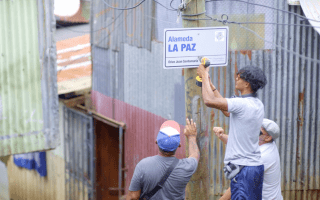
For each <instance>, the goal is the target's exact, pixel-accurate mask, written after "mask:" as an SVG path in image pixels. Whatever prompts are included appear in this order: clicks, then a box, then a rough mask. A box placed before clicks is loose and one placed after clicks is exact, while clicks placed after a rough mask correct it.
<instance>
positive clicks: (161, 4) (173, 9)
mask: <svg viewBox="0 0 320 200" xmlns="http://www.w3.org/2000/svg"><path fill="white" fill-rule="evenodd" d="M153 1H154V2H156V3H157V4H159V5H160V6H162V7H164V8H165V9H167V10H171V11H177V10H178V9H175V8H173V9H170V8H167V7H165V6H164V5H162V4H161V3H159V2H158V1H156V0H153ZM172 2H173V0H172V1H171V3H172ZM171 3H170V7H171V8H172V6H171Z"/></svg>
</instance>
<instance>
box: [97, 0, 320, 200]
mask: <svg viewBox="0 0 320 200" xmlns="http://www.w3.org/2000/svg"><path fill="white" fill-rule="evenodd" d="M97 2H100V1H97ZM109 2H111V1H109ZM122 2H123V1H122ZM137 2H138V1H137ZM177 2H178V1H174V3H173V6H174V7H176V6H177ZM95 4H97V3H95ZM163 4H164V5H165V6H167V7H170V6H169V3H168V2H167V3H163ZM112 5H115V4H112ZM121 5H122V6H120V4H119V5H118V6H119V7H122V8H123V7H126V4H121ZM132 5H133V4H131V6H132ZM142 5H143V4H142ZM128 6H130V5H128ZM144 6H147V4H145V5H144ZM95 7H97V5H95ZM150 8H151V7H150ZM279 9H282V10H283V11H281V10H279ZM160 10H161V12H160ZM100 11H101V10H100ZM100 11H99V12H97V10H95V11H94V12H93V14H94V18H93V21H94V20H98V19H95V18H97V17H101V18H104V17H102V16H103V15H104V13H103V12H102V11H101V12H100ZM206 11H207V13H208V14H209V15H211V16H213V17H217V18H220V17H221V15H222V14H226V15H228V16H229V20H230V21H236V22H242V23H244V24H240V25H239V24H227V25H228V26H229V28H230V41H229V42H230V43H229V50H230V53H229V65H228V66H227V67H219V68H213V69H211V71H210V73H211V77H212V80H213V83H214V84H215V85H216V86H217V88H218V90H219V91H220V92H221V94H222V95H223V96H225V97H230V96H232V95H233V94H234V76H235V73H236V72H237V70H238V69H239V68H241V67H244V66H245V65H249V64H250V65H251V64H252V65H256V66H258V67H260V68H262V69H263V71H264V72H265V73H266V75H267V79H268V84H267V86H266V87H265V88H264V89H263V90H262V91H260V92H259V93H258V95H259V98H260V99H261V100H262V101H263V103H264V105H265V117H266V118H269V119H272V120H274V121H276V123H277V124H278V125H279V126H280V130H281V136H280V138H279V139H278V140H277V146H278V149H279V153H280V159H281V170H282V191H283V195H284V199H319V198H320V175H319V173H320V172H319V171H320V166H319V165H320V155H319V154H320V153H319V152H320V151H319V150H320V137H319V132H320V126H319V124H320V117H319V116H320V78H319V77H320V64H319V62H320V60H319V59H320V44H319V43H320V37H319V35H318V33H317V32H316V31H315V30H314V29H313V28H312V27H307V26H305V25H308V22H307V21H306V20H305V19H303V18H301V17H298V16H296V15H297V14H299V15H302V16H303V12H302V10H301V8H300V7H297V6H288V4H287V1H283V0H273V1H267V0H252V1H251V0H243V1H213V2H210V3H207V4H206ZM105 12H107V10H106V11H105ZM112 12H118V13H119V12H120V11H112V10H108V13H109V14H110V13H112ZM132 12H133V11H132ZM135 12H138V10H136V11H135ZM139 12H145V10H144V9H142V10H141V8H140V10H139ZM290 12H292V13H293V14H292V13H290ZM152 13H153V14H154V15H153V16H152V17H153V18H151V19H152V24H153V25H154V26H155V32H152V38H155V39H156V40H157V41H162V40H163V38H162V32H163V29H164V28H167V27H172V28H178V27H181V23H175V21H176V19H177V18H176V17H173V16H176V15H174V14H172V13H174V12H172V11H168V10H166V9H164V8H163V7H161V6H158V5H157V6H155V11H154V12H152ZM105 15H107V14H105ZM144 15H145V16H146V14H145V13H144ZM113 16H114V18H113V20H115V19H116V17H117V16H118V15H113ZM139 16H140V15H139ZM104 19H105V18H104ZM127 19H129V18H127ZM136 19H137V20H136V21H137V22H135V23H134V24H135V25H136V26H140V27H141V26H142V25H143V27H147V25H146V24H145V23H147V21H145V20H142V19H140V18H136ZM138 19H139V20H138ZM180 22H181V21H180ZM252 22H254V23H258V24H249V23H252ZM94 23H96V22H94ZM109 23H112V21H111V22H108V23H107V22H103V23H101V25H100V26H97V25H94V26H92V27H93V28H96V29H99V28H103V27H104V26H105V25H108V24H109ZM118 23H119V24H120V23H122V22H121V21H120V22H116V23H113V24H112V25H110V26H113V27H114V29H112V32H113V34H115V35H116V34H119V35H121V34H123V33H124V31H125V27H126V26H122V25H121V24H120V25H121V26H120V25H119V26H117V24H118ZM128 23H129V22H128ZM174 23H175V24H174ZM290 24H291V25H290ZM207 26H223V24H221V23H217V22H212V21H208V23H207ZM116 27H119V28H118V29H116ZM160 27H161V28H160ZM132 30H133V29H132ZM112 32H111V31H110V32H108V33H106V34H104V36H99V37H98V36H97V34H98V33H96V34H95V35H94V36H93V57H94V58H93V62H94V63H93V65H94V66H93V70H94V72H93V89H94V90H96V91H98V92H100V93H102V94H104V95H106V96H108V97H112V98H115V99H118V100H121V101H124V102H125V103H128V104H130V105H134V103H132V102H138V103H140V104H141V102H145V101H146V97H148V92H150V91H152V89H156V90H159V91H160V90H163V88H165V87H166V89H167V90H168V91H171V90H173V84H172V85H169V84H162V81H163V80H160V79H152V84H145V85H143V87H145V88H141V85H140V87H139V88H137V87H132V85H130V84H129V85H126V84H125V83H130V82H132V83H133V80H139V81H140V80H147V79H148V78H149V77H150V76H149V75H148V74H152V73H157V72H158V71H157V70H159V68H161V67H162V63H158V62H155V63H153V66H152V67H149V68H148V71H147V72H146V70H141V71H139V69H144V67H141V68H137V69H136V71H135V73H134V74H130V75H129V76H126V77H125V78H123V79H116V78H115V79H116V80H114V81H111V79H109V80H104V79H101V78H100V79H98V78H97V77H100V76H101V75H99V74H102V73H106V72H108V71H110V72H112V73H113V72H114V74H117V73H118V76H119V77H122V76H120V74H121V75H123V74H125V73H126V72H128V70H127V69H126V66H127V65H128V66H129V65H130V64H133V63H137V60H147V59H146V57H150V55H149V54H148V53H145V52H144V51H145V49H148V50H149V51H150V53H151V54H152V56H155V55H156V54H159V55H157V56H158V57H159V58H162V56H163V55H162V53H161V52H162V50H157V51H153V50H152V49H153V46H152V45H155V43H151V44H150V45H151V48H150V47H149V45H146V46H144V45H141V44H146V43H142V41H140V42H139V41H136V40H141V38H139V37H138V38H135V40H134V41H135V42H137V43H134V42H130V41H129V40H127V39H128V38H132V37H131V36H130V35H125V34H124V35H122V36H123V37H126V39H124V38H123V39H122V40H121V41H122V42H124V43H126V44H130V45H132V46H136V47H142V48H141V49H139V48H134V47H133V48H131V47H130V46H129V45H126V44H125V45H124V46H123V47H124V48H123V49H121V45H120V42H119V40H117V41H118V42H119V43H118V42H115V44H114V45H115V46H119V47H120V51H119V49H118V48H111V49H113V50H117V51H119V52H112V53H111V51H110V49H109V50H106V48H108V47H109V46H107V45H105V44H103V45H100V44H97V43H96V41H97V40H98V39H100V38H101V37H109V36H108V34H112ZM118 37H119V36H118ZM158 46H160V45H157V48H158ZM143 48H145V49H143ZM133 49H134V50H135V51H140V52H139V53H135V54H133V52H131V51H132V50H133ZM108 51H109V52H108ZM98 52H99V53H100V54H98ZM157 52H160V53H157ZM102 53H104V55H105V56H104V57H102V56H99V57H98V55H103V54H102ZM130 53H132V55H139V56H141V57H139V58H137V57H135V56H132V57H131V58H130V56H129V54H130ZM95 56H96V57H95ZM124 56H126V57H124ZM106 58H107V59H106ZM129 58H130V59H131V60H130V59H129ZM100 59H101V60H100ZM118 60H120V62H119V63H118V64H114V63H116V62H118ZM123 60H124V61H123ZM124 63H126V65H124ZM143 63H144V62H141V64H143ZM144 64H145V65H146V66H147V65H148V63H147V62H145V63H144ZM114 66H119V67H118V68H115V67H114ZM95 70H99V72H95ZM172 73H176V71H175V72H172ZM107 75H108V74H107ZM109 75H110V74H109ZM110 76H111V75H110ZM182 76H183V74H181V75H179V74H177V80H180V79H181V78H182ZM114 77H116V76H114ZM105 81H107V84H106V83H105ZM141 82H142V81H141ZM139 83H140V82H139ZM155 85H157V87H156V88H155ZM105 86H106V87H105ZM170 86H171V87H170ZM130 87H131V88H130ZM161 87H162V88H161ZM168 87H170V88H168ZM130 89H131V90H130ZM179 89H181V91H182V90H183V89H184V88H183V86H182V87H179ZM114 90H116V92H114V93H116V94H118V92H119V91H121V92H122V93H120V94H119V95H115V94H113V93H112V92H111V91H114ZM136 90H137V91H136ZM124 91H131V95H130V96H127V98H126V94H123V93H124ZM135 91H136V92H135ZM138 94H139V95H138ZM154 98H159V99H160V98H161V95H160V93H159V94H157V93H156V92H155V94H154ZM167 102H168V103H169V104H170V103H171V104H170V106H172V105H176V104H179V103H181V102H182V100H181V99H180V98H176V97H174V96H173V97H171V99H168V100H167ZM138 103H137V105H135V106H138V107H139V108H143V109H144V110H148V111H149V112H150V113H154V114H158V115H165V114H163V113H165V112H167V113H173V115H174V113H175V110H174V108H173V109H172V108H171V107H170V106H168V107H170V108H171V109H167V110H166V111H163V112H157V111H158V110H159V109H160V108H159V107H155V108H153V107H152V105H151V104H150V105H149V104H141V105H140V104H138ZM110 106H111V105H110ZM207 111H208V112H207V113H209V115H208V118H207V119H206V120H205V121H206V124H207V125H208V131H209V133H210V134H209V138H208V139H209V141H210V145H209V146H210V147H209V150H210V154H209V157H208V159H209V163H210V164H209V166H208V167H209V170H210V199H216V198H218V197H219V194H221V193H222V192H224V190H225V189H227V187H228V183H229V182H228V181H227V180H226V179H225V177H224V175H223V172H222V167H223V159H224V152H225V146H223V145H222V143H221V142H220V141H218V139H217V138H216V137H215V136H214V134H213V133H212V131H211V130H212V127H213V126H222V127H223V128H225V129H226V131H227V132H228V124H229V121H228V118H225V117H224V116H223V114H222V113H221V112H218V111H217V110H214V109H208V110H207ZM159 113H160V114H159ZM164 117H166V116H164ZM202 117H204V116H202ZM168 118H170V116H169V117H168ZM183 118H184V117H183ZM118 120H119V119H118ZM128 124H129V122H128ZM129 130H130V127H128V132H126V134H130V132H129ZM146 142H152V141H151V140H150V141H146ZM130 178H131V177H130ZM130 178H129V180H130ZM126 184H129V183H126Z"/></svg>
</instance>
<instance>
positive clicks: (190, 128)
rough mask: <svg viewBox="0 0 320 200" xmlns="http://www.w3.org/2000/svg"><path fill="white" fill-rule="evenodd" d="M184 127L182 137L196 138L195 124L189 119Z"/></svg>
mask: <svg viewBox="0 0 320 200" xmlns="http://www.w3.org/2000/svg"><path fill="white" fill-rule="evenodd" d="M186 123H187V125H186V127H185V128H184V135H185V136H186V137H189V136H195V137H196V136H197V126H196V123H194V122H193V120H192V119H191V120H190V121H189V119H188V118H187V119H186Z"/></svg>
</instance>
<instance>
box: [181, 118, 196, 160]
mask: <svg viewBox="0 0 320 200" xmlns="http://www.w3.org/2000/svg"><path fill="white" fill-rule="evenodd" d="M186 123H187V124H186V127H185V129H184V135H185V136H186V137H187V138H188V140H189V158H190V157H194V158H195V159H196V160H197V161H198V162H199V159H200V151H199V148H198V145H197V127H196V123H194V122H193V120H192V119H191V120H190V121H189V119H188V118H187V119H186Z"/></svg>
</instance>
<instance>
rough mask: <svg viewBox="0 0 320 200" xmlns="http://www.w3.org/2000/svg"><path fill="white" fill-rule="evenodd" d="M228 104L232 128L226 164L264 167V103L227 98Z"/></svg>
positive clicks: (252, 98) (251, 99)
mask: <svg viewBox="0 0 320 200" xmlns="http://www.w3.org/2000/svg"><path fill="white" fill-rule="evenodd" d="M227 102H228V112H230V127H229V137H228V143H227V149H226V155H225V158H224V163H225V164H228V163H229V162H231V163H233V164H237V165H244V166H259V165H262V162H261V159H260V157H261V154H260V148H259V133H260V127H261V125H262V120H263V117H264V106H263V103H262V102H261V101H260V100H259V99H258V98H255V97H247V98H227Z"/></svg>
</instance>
